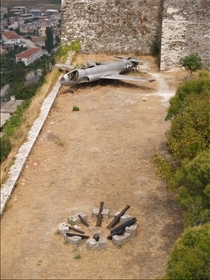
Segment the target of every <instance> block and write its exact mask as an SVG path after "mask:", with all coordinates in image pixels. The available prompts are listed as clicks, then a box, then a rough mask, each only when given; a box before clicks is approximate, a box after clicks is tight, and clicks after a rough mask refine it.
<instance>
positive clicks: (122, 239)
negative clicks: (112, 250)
mask: <svg viewBox="0 0 210 280" xmlns="http://www.w3.org/2000/svg"><path fill="white" fill-rule="evenodd" d="M131 238H132V235H131V234H130V233H128V232H125V233H124V234H122V235H114V236H113V237H112V242H113V244H114V245H115V246H121V245H124V244H125V243H127V242H128V241H129V240H130V239H131Z"/></svg>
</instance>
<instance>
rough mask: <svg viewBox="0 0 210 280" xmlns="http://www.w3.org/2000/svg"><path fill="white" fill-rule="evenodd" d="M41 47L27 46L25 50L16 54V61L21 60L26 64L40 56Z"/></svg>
mask: <svg viewBox="0 0 210 280" xmlns="http://www.w3.org/2000/svg"><path fill="white" fill-rule="evenodd" d="M42 54H43V53H42V49H41V48H29V49H27V50H26V51H23V52H21V53H18V54H16V62H18V61H22V62H23V63H24V64H25V65H26V66H28V65H29V64H31V63H32V62H34V61H35V60H37V59H39V58H40V57H41V56H42Z"/></svg>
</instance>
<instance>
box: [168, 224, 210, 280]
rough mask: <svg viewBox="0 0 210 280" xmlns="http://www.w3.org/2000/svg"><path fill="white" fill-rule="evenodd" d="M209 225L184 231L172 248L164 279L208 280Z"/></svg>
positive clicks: (209, 271)
mask: <svg viewBox="0 0 210 280" xmlns="http://www.w3.org/2000/svg"><path fill="white" fill-rule="evenodd" d="M209 240H210V223H208V224H206V225H203V226H199V227H193V228H190V229H187V230H185V232H184V233H183V235H182V236H181V238H179V239H178V240H177V242H176V244H175V246H174V249H173V251H172V253H171V254H170V258H169V261H168V264H167V268H166V276H165V277H164V278H165V279H179V280H182V279H183V280H186V279H199V280H202V279H204V280H209V279H210V243H209Z"/></svg>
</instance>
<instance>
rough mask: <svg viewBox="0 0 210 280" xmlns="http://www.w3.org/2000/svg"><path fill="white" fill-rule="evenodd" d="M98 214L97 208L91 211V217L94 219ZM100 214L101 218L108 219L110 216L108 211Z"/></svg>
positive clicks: (104, 210)
mask: <svg viewBox="0 0 210 280" xmlns="http://www.w3.org/2000/svg"><path fill="white" fill-rule="evenodd" d="M98 212H99V208H94V209H92V217H93V218H96V216H97V215H98ZM101 214H102V216H103V218H105V219H108V218H109V216H110V209H103V211H102V213H101Z"/></svg>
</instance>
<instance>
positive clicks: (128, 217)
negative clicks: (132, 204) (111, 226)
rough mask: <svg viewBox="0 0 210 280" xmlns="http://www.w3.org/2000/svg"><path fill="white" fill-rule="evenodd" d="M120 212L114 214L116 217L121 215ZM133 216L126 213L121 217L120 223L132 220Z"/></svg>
mask: <svg viewBox="0 0 210 280" xmlns="http://www.w3.org/2000/svg"><path fill="white" fill-rule="evenodd" d="M119 214H120V212H117V213H115V214H114V217H116V216H117V215H119ZM131 218H132V216H131V215H128V214H124V215H123V216H122V217H121V218H120V222H119V223H120V224H122V223H124V222H127V221H128V220H130V219H131Z"/></svg>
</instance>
